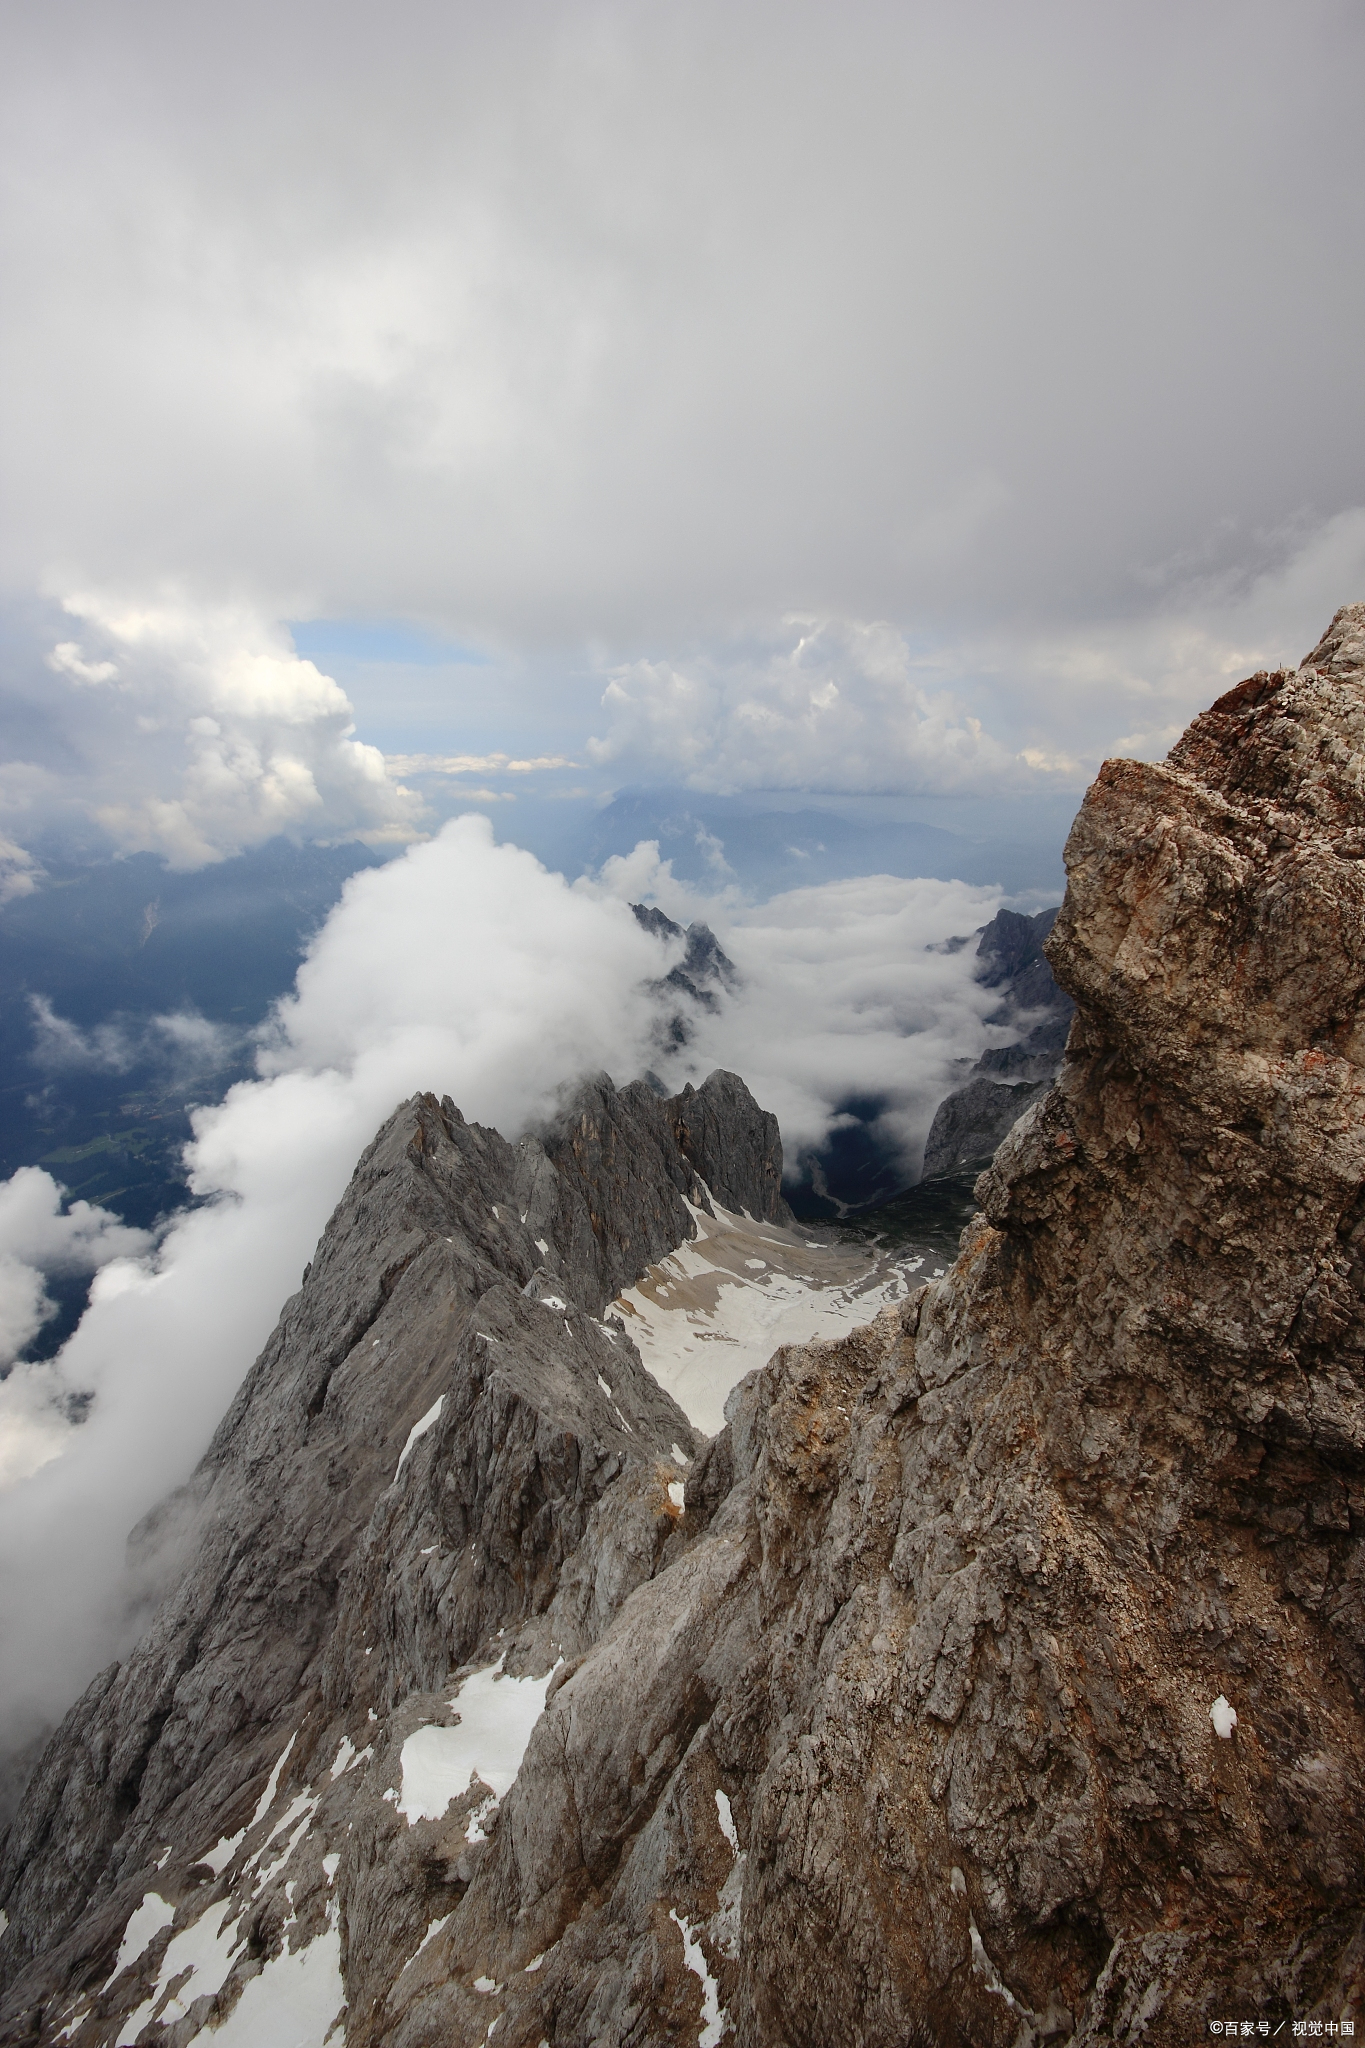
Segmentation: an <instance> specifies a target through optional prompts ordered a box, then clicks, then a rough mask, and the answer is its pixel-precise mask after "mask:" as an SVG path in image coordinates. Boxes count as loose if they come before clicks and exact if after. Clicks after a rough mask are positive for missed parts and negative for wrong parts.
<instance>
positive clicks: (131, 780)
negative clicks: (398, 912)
mask: <svg viewBox="0 0 1365 2048" xmlns="http://www.w3.org/2000/svg"><path fill="white" fill-rule="evenodd" d="M63 609H64V611H65V613H66V614H67V616H68V618H69V619H74V620H76V621H78V622H79V625H80V629H81V637H80V638H79V639H68V640H60V641H58V642H57V643H56V644H55V645H54V646H53V647H52V648H51V650H50V651H49V653H48V655H47V658H46V660H47V667H48V670H49V678H50V680H51V679H52V678H55V683H53V685H52V689H51V690H50V691H49V693H48V699H47V703H46V706H45V709H46V712H47V715H48V717H49V719H50V720H51V721H52V722H53V723H56V724H59V725H60V726H61V728H62V730H63V732H64V735H65V740H66V744H67V747H68V749H69V751H70V752H71V753H74V754H75V755H76V757H77V760H78V763H79V765H72V766H67V767H65V768H64V769H63V770H62V771H61V772H60V773H55V772H53V771H52V770H46V771H44V770H43V769H42V767H41V766H39V765H36V764H35V765H34V767H33V769H32V773H31V774H30V776H29V777H28V778H27V779H26V780H24V781H23V782H22V783H16V782H15V780H14V777H13V774H12V773H11V776H10V777H9V779H8V781H7V785H6V790H5V792H4V793H5V794H6V795H8V797H9V800H10V811H11V817H12V818H16V819H17V818H20V817H22V818H24V820H25V826H24V829H26V831H28V832H29V833H31V831H32V829H33V821H34V819H35V818H37V819H40V820H41V819H42V818H44V817H45V816H47V815H48V814H50V813H51V812H52V811H53V810H60V809H61V808H62V807H66V808H68V809H69V808H71V807H75V808H76V809H78V810H79V811H80V812H81V813H82V815H83V816H84V817H85V818H87V819H88V820H93V821H94V822H95V823H96V824H97V825H98V826H99V827H100V828H101V829H102V830H103V832H104V833H105V834H107V835H108V839H109V841H110V842H112V844H113V846H114V847H115V848H116V849H117V850H118V851H120V852H124V853H133V852H142V851H150V852H154V853H158V854H160V855H161V856H162V857H163V858H164V859H165V860H166V862H167V864H168V865H169V866H170V867H172V868H194V867H201V866H203V865H204V864H205V863H207V862H210V861H217V860H222V859H224V858H226V857H227V856H228V855H231V854H234V853H240V852H242V851H243V850H244V849H246V848H248V847H251V846H257V845H260V844H261V843H262V842H263V841H264V840H267V839H271V838H273V837H275V835H276V834H279V833H284V834H287V835H289V836H291V837H295V838H299V837H306V838H309V839H323V840H326V839H344V838H362V839H367V840H370V841H372V842H374V841H384V840H403V839H410V838H412V837H413V836H414V834H415V832H416V830H417V826H418V821H419V819H420V817H421V814H422V804H421V801H420V799H419V798H418V797H416V796H415V795H414V794H412V793H411V792H410V791H408V790H405V789H404V788H403V786H402V784H401V783H399V782H397V781H396V780H395V779H394V778H393V777H392V776H391V775H390V774H389V772H388V769H387V768H386V766H385V762H384V757H383V755H382V754H381V753H380V751H379V750H378V748H376V747H372V746H368V745H366V744H364V743H363V742H362V741H360V740H358V739H357V738H356V737H355V726H354V720H353V716H352V710H351V705H350V703H349V701H348V699H347V697H346V694H345V692H344V691H343V690H342V689H341V688H340V687H339V686H338V684H337V683H336V682H334V681H333V679H332V678H331V677H330V676H327V675H324V674H323V673H322V672H321V670H320V669H318V668H317V667H316V666H315V665H314V664H313V663H312V662H311V661H306V660H303V659H301V658H300V657H299V656H298V655H297V654H296V653H295V652H294V650H293V648H292V646H291V645H290V641H289V636H288V634H287V632H286V631H285V630H284V628H283V627H282V626H281V625H279V624H277V623H275V622H273V621H271V620H268V619H267V618H265V617H264V616H263V615H262V614H261V613H259V612H257V611H256V610H254V609H253V608H252V607H250V606H244V605H217V606H214V605H205V604H195V603H191V602H189V601H188V600H176V601H172V600H163V601H158V602H153V603H145V602H131V601H127V600H123V599H115V598H111V597H108V596H102V595H90V594H84V595H81V594H76V595H68V596H67V597H66V598H65V599H64V604H63ZM54 695H55V696H56V698H57V701H56V702H54V701H53V697H54ZM23 872H24V871H23V870H22V868H20V869H19V870H18V873H19V875H20V877H21V880H20V884H19V885H20V886H22V875H23Z"/></svg>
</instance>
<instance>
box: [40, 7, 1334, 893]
mask: <svg viewBox="0 0 1365 2048" xmlns="http://www.w3.org/2000/svg"><path fill="white" fill-rule="evenodd" d="M2 34H3V41H4V45H5V48H4V61H3V64H0V99H2V101H3V106H2V109H0V136H2V137H3V140H2V141H0V153H2V156H0V161H2V162H3V192H4V199H3V207H4V213H3V237H4V240H3V256H2V260H3V265H4V271H5V275H6V279H7V289H6V300H7V315H6V320H5V323H4V330H3V337H2V338H0V416H2V417H3V436H4V439H3V462H4V473H5V477H6V490H5V501H4V509H3V522H4V523H3V540H4V546H3V571H2V573H3V592H2V593H0V595H2V596H3V604H4V619H3V628H4V633H3V661H4V666H3V679H4V688H5V705H4V710H5V717H6V721H7V730H6V734H5V738H6V745H5V747H4V755H5V761H6V765H5V767H4V768H3V770H2V771H0V831H3V832H4V833H6V834H7V835H8V837H9V839H10V840H11V841H12V842H14V844H15V845H16V846H17V847H18V848H19V849H20V852H19V853H18V854H16V855H14V859H15V860H16V861H17V862H18V863H19V866H20V868H22V849H23V848H25V847H27V846H32V845H35V844H37V843H38V842H39V840H40V838H41V835H42V832H43V831H44V830H50V829H51V828H52V826H53V820H54V819H57V820H58V821H59V822H60V821H61V820H65V824H66V825H67V826H68V827H71V828H73V829H74V827H75V826H76V824H77V823H79V822H80V821H81V820H84V821H85V822H86V823H87V824H88V823H89V822H90V821H92V820H93V821H94V824H95V826H96V828H97V831H98V832H99V833H102V834H103V835H105V838H106V840H107V841H108V843H112V844H114V845H116V846H122V847H125V848H131V847H134V846H151V847H154V848H155V849H156V850H158V851H160V852H162V853H163V854H164V855H165V856H166V857H167V858H168V859H171V860H173V861H175V862H177V863H178V864H179V865H182V866H183V865H193V864H194V863H195V862H196V861H200V860H203V859H205V858H211V857H215V856H216V855H219V854H221V853H223V852H225V851H230V850H232V849H233V848H234V847H236V846H238V845H243V844H250V843H253V841H255V840H258V839H260V838H262V837H264V836H268V834H269V833H270V832H271V831H274V830H279V829H285V830H290V831H294V832H296V833H300V834H305V835H306V834H308V833H310V832H311V833H314V834H316V835H318V836H328V835H331V836H336V835H338V834H340V835H345V834H346V833H349V832H353V831H355V830H361V829H363V830H367V831H369V832H371V833H373V834H376V835H378V836H379V837H381V838H383V837H388V838H391V839H401V838H402V837H404V836H405V835H407V834H408V833H410V832H412V831H413V830H417V829H420V826H421V808H420V790H421V787H422V785H421V783H420V780H418V781H414V779H413V778H414V775H416V774H419V771H420V769H421V766H422V764H421V763H417V764H415V765H414V764H413V762H412V759H411V757H412V756H413V755H414V754H427V755H432V756H435V757H437V758H438V759H439V760H441V761H445V762H448V761H449V760H450V758H451V757H463V756H472V757H477V760H478V761H479V762H482V763H491V765H484V766H476V767H475V768H472V769H455V770H453V771H451V770H449V769H446V770H443V771H442V772H443V773H445V774H446V775H447V779H449V780H451V782H452V784H453V786H454V787H456V788H462V787H466V786H468V787H470V788H473V787H475V786H479V787H484V788H488V787H493V786H494V785H498V786H501V785H500V784H498V776H499V774H501V775H502V780H503V782H506V775H507V771H506V769H505V764H504V763H500V762H499V761H498V760H497V759H496V758H495V757H497V756H499V755H502V756H506V757H508V758H510V759H518V760H523V759H524V760H533V761H534V760H542V759H546V758H549V759H553V760H560V759H563V760H571V761H572V762H574V763H575V766H576V769H581V771H582V777H583V778H586V779H585V780H582V781H581V786H583V787H592V788H607V787H610V786H612V785H613V784H614V783H617V782H625V781H650V780H654V781H676V780H687V781H689V782H691V783H693V784H694V785H695V786H697V787H699V788H714V789H731V790H733V789H743V788H748V787H770V788H810V789H821V788H827V789H831V790H840V791H856V790H860V789H868V788H876V789H879V790H882V791H888V792H897V791H900V792H905V791H911V792H913V791H933V790H936V789H947V790H953V791H965V792H970V793H975V794H978V795H981V794H985V795H989V794H990V793H991V792H992V791H997V790H1001V791H1003V790H1010V791H1015V792H1019V791H1027V790H1029V789H1031V788H1038V789H1040V790H1041V789H1043V788H1048V789H1052V790H1055V789H1056V788H1057V787H1058V786H1059V785H1060V786H1063V787H1068V788H1070V787H1074V788H1077V789H1079V788H1080V787H1081V786H1083V784H1084V782H1085V781H1086V780H1088V778H1089V775H1090V774H1091V773H1092V772H1093V768H1094V765H1095V763H1096V762H1097V760H1098V759H1099V758H1101V757H1102V756H1103V754H1105V753H1106V752H1111V751H1117V750H1125V751H1135V752H1145V753H1160V752H1162V751H1164V749H1165V747H1166V746H1167V745H1169V743H1170V739H1171V738H1172V737H1173V736H1174V733H1175V731H1177V730H1178V729H1179V728H1180V726H1181V725H1182V724H1183V723H1184V722H1185V721H1186V720H1187V719H1188V717H1189V716H1190V715H1191V714H1192V713H1193V712H1194V711H1195V710H1196V709H1198V708H1199V706H1200V705H1201V704H1202V703H1203V702H1206V701H1207V700H1208V699H1209V698H1210V697H1211V696H1212V695H1213V694H1215V692H1216V691H1217V689H1218V688H1219V687H1221V686H1223V685H1224V684H1225V683H1226V681H1227V680H1229V679H1230V678H1235V676H1236V675H1238V674H1241V673H1245V672H1246V671H1247V670H1248V669H1249V668H1251V667H1254V666H1256V665H1258V664H1260V663H1262V662H1266V661H1269V662H1274V661H1276V660H1278V659H1281V658H1294V657H1297V656H1299V655H1301V654H1302V653H1303V652H1304V651H1305V650H1306V648H1307V647H1309V646H1310V645H1311V644H1312V643H1313V641H1314V640H1315V639H1316V637H1317V635H1318V633H1319V632H1320V630H1321V628H1322V627H1323V626H1324V625H1325V624H1326V621H1327V618H1328V617H1329V616H1330V614H1331V612H1332V610H1333V609H1334V608H1335V606H1336V605H1337V604H1338V603H1341V602H1344V601H1346V600H1349V599H1353V598H1358V597H1360V596H1361V595H1363V594H1365V463H1363V462H1362V454H1363V453H1365V451H1363V450H1362V446H1361V441H1362V418H1363V414H1362V403H1361V400H1362V392H1361V380H1362V371H1361V365H1362V360H1365V351H1362V348H1361V340H1360V337H1361V334H1362V331H1365V321H1362V317H1361V316H1362V311H1363V310H1365V307H1363V306H1362V298H1365V262H1362V255H1363V254H1365V251H1362V247H1361V243H1362V233H1361V226H1362V194H1365V163H1363V162H1362V156H1363V155H1365V131H1363V130H1362V124H1361V122H1360V119H1359V83H1360V79H1361V76H1362V75H1363V72H1365V15H1362V12H1361V10H1360V8H1359V6H1358V5H1355V4H1350V0H1328V4H1318V0H1293V4H1280V5H1264V4H1257V0H1235V4H1227V5H1223V4H1200V0H1193V4H1191V0H1183V4H1180V5H1164V4H1160V0H1156V4H1153V0H1146V4H1144V5H1142V6H1137V5H1132V6H1109V5H1104V6H1098V5H1095V4H1094V0H1086V4H1068V5H1048V4H1045V0H1040V4H1035V5H1032V6H1029V7H1020V6H1018V5H1017V4H970V0H967V4H962V5H958V6H954V7H952V8H948V7H945V6H942V5H933V6H917V5H914V4H901V5H896V6H890V5H886V6H881V5H867V4H857V0H853V4H841V5H839V6H838V7H835V6H833V5H825V6H820V7H814V6H801V5H791V4H783V5H781V6H778V5H772V6H769V5H766V4H760V0H742V4H735V0H727V4H725V5H714V6H713V5H707V4H704V0H702V4H698V0H689V4H688V5H686V6H671V7H664V6H651V5H646V4H640V0H633V4H631V5H628V6H627V5H621V6H596V5H589V4H572V0H568V4H558V5H521V4H515V0H513V4H504V5H500V6H499V7H497V8H493V7H489V6H488V5H486V4H484V5H479V6H472V5H469V6H463V5H459V4H449V0H444V4H441V5H439V6H435V5H423V4H411V0H408V4H403V0H399V4H389V5H386V6H385V7H383V8H382V9H381V8H379V7H377V6H374V5H369V6H366V7H363V8H361V7H355V6H348V5H345V4H340V5H339V4H336V0H329V4H327V5H326V6H322V5H317V6H314V5H309V4H300V0H286V4H281V0H272V4H270V5H269V6H266V5H253V4H240V0H239V4H237V5H235V6H233V7H232V8H224V7H222V6H221V5H216V6H213V7H209V6H207V5H198V4H187V0H175V4H174V5H171V4H162V0H124V4H121V5H119V6H117V7H111V6H109V5H108V4H107V0H99V4H81V0H45V4H44V5H43V6H42V7H27V8H24V7H12V8H10V9H7V10H6V12H5V16H4V23H3V31H2ZM64 607H65V609H64ZM317 621H325V622H329V623H328V624H327V625H326V627H325V628H318V627H317V626H316V624H314V625H313V626H312V628H311V629H310V628H309V626H308V622H317ZM377 623H378V624H380V625H382V626H383V628H384V631H383V632H382V633H380V634H378V635H377V636H376V634H375V632H374V630H373V629H374V627H375V625H376V624H377ZM291 626H292V627H294V628H296V629H297V632H298V640H297V647H298V648H299V649H302V650H304V651H307V649H308V647H309V646H310V645H312V646H313V647H314V648H315V650H317V651H316V652H315V666H314V667H312V668H309V667H306V666H305V665H304V664H303V663H302V662H301V661H300V660H299V659H298V658H297V654H296V651H295V642H294V641H293V640H292V639H291ZM309 630H311V631H312V633H313V639H312V641H311V642H310V640H309V637H308V636H309ZM367 632H368V635H369V637H368V638H367V637H366V635H367ZM386 636H387V637H386ZM324 650H330V651H324ZM414 653H415V654H416V656H417V657H418V658H416V659H411V658H409V657H412V656H413V655H414ZM325 679H330V680H325ZM352 722H354V725H355V730H354V731H353V732H352V731H350V730H348V728H349V727H350V726H351V724H352ZM376 749H377V750H378V751H373V750H376ZM385 753H387V754H389V755H396V756H398V757H399V758H400V762H401V761H406V762H407V770H406V772H407V777H408V786H409V787H410V788H412V789H413V790H414V791H415V792H416V794H414V796H413V797H406V796H404V795H403V794H402V791H401V790H400V789H398V788H397V787H395V784H396V783H397V782H400V781H401V780H402V778H403V774H404V772H405V771H404V769H403V767H402V766H401V765H400V766H399V767H398V768H397V769H395V768H394V767H393V766H392V764H391V765H390V766H389V768H388V769H386V767H385V764H384V762H383V760H382V759H381V758H380V755H381V754H385ZM517 772H518V773H520V774H521V775H522V776H523V777H530V778H531V779H530V781H526V782H523V784H522V785H520V786H522V787H527V788H529V787H531V786H533V783H534V778H535V776H536V775H537V774H553V773H560V774H562V773H563V772H564V771H560V770H520V771H517ZM462 775H463V776H464V777H465V780H464V781H461V779H460V778H461V776H462ZM490 777H491V778H492V780H491V781H490Z"/></svg>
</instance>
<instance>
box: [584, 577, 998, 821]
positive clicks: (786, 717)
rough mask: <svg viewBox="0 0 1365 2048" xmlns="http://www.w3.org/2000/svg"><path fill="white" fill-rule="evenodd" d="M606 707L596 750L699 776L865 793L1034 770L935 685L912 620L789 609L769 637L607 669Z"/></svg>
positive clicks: (637, 765)
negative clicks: (923, 670) (920, 661)
mask: <svg viewBox="0 0 1365 2048" xmlns="http://www.w3.org/2000/svg"><path fill="white" fill-rule="evenodd" d="M602 711H603V713H604V714H605V720H606V731H605V732H604V733H602V734H600V735H598V736H596V737H595V738H593V739H591V740H589V742H588V753H589V755H590V757H591V758H592V759H593V760H594V761H596V762H598V763H599V764H602V765H607V764H611V765H613V766H619V767H622V768H626V769H629V770H634V771H636V772H639V771H641V770H650V769H653V770H655V771H657V770H658V769H660V768H661V767H663V766H667V767H668V768H669V769H670V770H671V772H672V775H673V776H674V777H676V778H677V779H680V780H682V781H685V782H687V783H689V784H690V785H692V786H693V787H695V788H704V789H715V790H723V791H735V790H742V789H803V788H805V789H809V788H815V789H826V790H849V791H856V792H860V793H865V792H869V791H878V790H898V791H899V790H923V789H931V790H956V789H961V788H964V787H965V788H980V787H982V786H990V785H994V784H997V783H999V782H1000V781H1002V780H1006V779H1012V780H1014V781H1016V782H1026V781H1027V780H1028V779H1029V775H1028V765H1027V764H1026V763H1024V762H1022V761H1021V760H1020V759H1018V758H1012V757H1011V756H1010V754H1009V753H1008V752H1007V750H1006V749H1005V748H1004V747H1002V746H1001V745H999V743H998V742H997V741H995V740H994V739H992V738H991V736H990V734H989V733H987V732H985V731H984V730H983V728H982V725H981V722H980V720H979V719H977V718H975V717H974V716H972V715H971V714H970V713H969V712H968V711H967V710H966V709H965V707H964V706H963V705H962V704H961V703H960V702H959V701H958V700H957V699H956V698H955V697H954V696H953V694H952V693H951V691H949V690H947V689H943V688H938V689H935V688H933V687H932V686H926V681H925V679H924V677H923V676H921V675H920V674H919V673H917V671H916V665H915V661H914V658H913V656H912V654H911V650H910V647H909V644H908V642H907V640H906V637H905V635H904V633H902V632H900V631H899V630H898V629H897V628H896V627H895V626H893V625H890V624H888V623H886V622H885V621H872V622H870V623H868V622H862V621H858V620H851V619H838V618H818V619H792V620H788V621H787V622H785V626H784V628H783V629H782V632H781V637H780V638H778V637H777V636H776V635H774V637H773V639H772V640H770V641H769V643H768V644H767V645H764V646H758V647H751V648H748V649H746V650H742V651H741V650H735V651H732V652H730V653H725V652H719V653H718V652H709V653H701V652H699V653H698V654H696V655H695V656H693V657H692V658H691V659H690V660H686V661H678V662H671V661H652V660H639V661H634V662H629V663H626V664H623V665H622V666H620V667H618V668H616V669H615V670H614V671H613V672H612V674H611V675H610V677H609V679H608V681H607V685H606V688H605V690H604V692H603V695H602Z"/></svg>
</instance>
